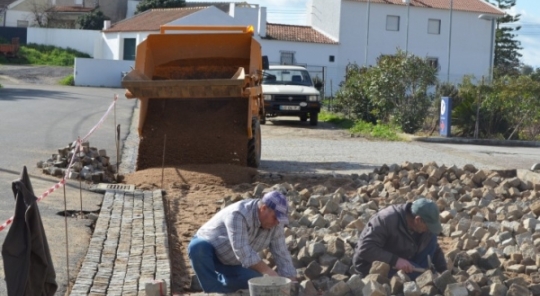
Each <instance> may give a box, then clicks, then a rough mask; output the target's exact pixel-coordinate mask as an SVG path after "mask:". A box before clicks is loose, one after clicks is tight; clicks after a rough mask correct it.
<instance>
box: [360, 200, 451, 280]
mask: <svg viewBox="0 0 540 296" xmlns="http://www.w3.org/2000/svg"><path fill="white" fill-rule="evenodd" d="M441 230H442V226H441V222H440V220H439V209H438V207H437V205H436V204H435V203H434V202H433V201H431V200H428V199H426V198H419V199H417V200H415V201H414V202H412V203H406V204H401V205H392V206H389V207H387V208H385V209H383V210H381V211H380V212H378V213H377V214H375V215H374V216H373V217H371V219H370V220H369V222H368V224H367V225H366V227H365V228H364V230H363V231H362V233H361V234H360V238H359V239H358V244H357V246H356V249H355V252H354V257H353V263H354V265H355V268H356V270H357V271H358V272H361V273H362V275H363V276H366V275H367V274H368V273H369V270H370V268H371V263H373V261H382V262H386V263H388V264H389V265H390V267H391V269H390V274H389V277H391V276H392V275H394V274H395V273H396V272H397V271H398V270H403V271H404V272H406V273H408V275H409V277H410V278H411V279H412V280H414V279H415V278H416V277H417V276H418V275H420V274H419V273H417V272H413V268H415V267H420V268H428V255H429V256H431V260H432V262H433V265H435V269H436V271H437V272H443V271H445V270H446V269H447V266H446V260H445V258H444V254H443V252H442V250H441V248H440V247H439V243H438V242H437V235H438V234H439V233H440V232H441Z"/></svg>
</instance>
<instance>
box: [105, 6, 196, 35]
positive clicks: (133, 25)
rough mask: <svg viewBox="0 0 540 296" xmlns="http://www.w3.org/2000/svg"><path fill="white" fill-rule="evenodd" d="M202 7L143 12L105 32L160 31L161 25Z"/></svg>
mask: <svg viewBox="0 0 540 296" xmlns="http://www.w3.org/2000/svg"><path fill="white" fill-rule="evenodd" d="M202 9H204V8H201V7H193V8H167V9H151V10H147V11H144V12H141V13H139V14H137V15H135V16H134V17H132V18H129V19H125V20H122V21H120V22H118V23H115V24H113V25H112V26H111V27H110V28H109V29H107V30H104V31H103V32H106V33H107V32H148V31H159V28H160V26H161V25H164V24H166V23H169V22H172V21H174V20H177V19H179V18H182V17H185V16H187V15H190V14H192V13H194V12H197V11H199V10H202Z"/></svg>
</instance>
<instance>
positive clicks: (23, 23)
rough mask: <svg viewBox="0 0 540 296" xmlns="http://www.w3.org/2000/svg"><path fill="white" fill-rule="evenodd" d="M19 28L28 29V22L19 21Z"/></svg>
mask: <svg viewBox="0 0 540 296" xmlns="http://www.w3.org/2000/svg"><path fill="white" fill-rule="evenodd" d="M17 27H24V28H27V27H28V21H17Z"/></svg>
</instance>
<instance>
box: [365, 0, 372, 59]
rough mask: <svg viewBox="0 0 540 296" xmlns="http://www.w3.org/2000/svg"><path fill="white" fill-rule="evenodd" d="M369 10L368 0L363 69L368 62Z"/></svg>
mask: <svg viewBox="0 0 540 296" xmlns="http://www.w3.org/2000/svg"><path fill="white" fill-rule="evenodd" d="M370 9H371V0H368V3H367V16H366V49H365V50H364V53H365V56H364V67H367V66H368V64H367V60H368V49H369V12H370Z"/></svg>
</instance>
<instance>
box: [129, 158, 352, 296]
mask: <svg viewBox="0 0 540 296" xmlns="http://www.w3.org/2000/svg"><path fill="white" fill-rule="evenodd" d="M164 176H165V178H164V180H163V188H164V189H165V190H166V195H165V200H164V202H165V206H166V208H167V209H168V210H167V217H168V219H169V221H168V223H169V233H170V247H171V260H172V266H171V269H172V270H171V271H172V277H173V279H172V281H173V282H172V291H173V293H189V292H190V284H191V282H190V278H191V274H192V271H191V267H190V263H189V258H188V256H187V253H186V248H187V246H188V244H189V241H190V239H191V237H192V236H193V235H194V234H195V232H196V231H197V229H198V228H199V227H200V226H201V225H202V224H204V223H205V222H206V221H208V220H209V219H210V218H211V217H212V216H213V215H214V214H215V213H216V212H217V211H219V209H220V207H221V201H223V199H224V198H231V199H235V198H241V197H242V196H244V194H249V193H251V192H253V189H254V188H255V186H256V185H257V184H261V183H262V184H265V185H267V186H268V187H270V186H272V185H274V184H276V183H284V182H288V183H289V184H292V185H294V186H295V188H296V189H297V190H301V189H303V188H312V187H313V186H316V185H318V184H319V185H324V186H326V187H327V188H328V190H335V189H337V188H338V187H344V188H346V189H349V190H350V191H354V187H352V186H350V187H349V186H347V185H348V183H350V182H352V180H351V179H348V178H345V179H339V178H333V177H330V176H321V175H319V176H298V175H281V179H280V180H279V181H272V182H268V181H267V182H268V183H265V182H264V180H265V179H268V178H265V177H264V176H263V175H259V174H258V173H257V170H255V169H252V168H248V167H239V166H235V165H225V164H224V165H189V166H182V167H179V168H166V169H165V170H164ZM161 179H162V171H161V169H146V170H141V171H137V172H135V173H133V174H130V175H126V176H125V179H124V182H125V183H128V184H135V185H136V187H138V188H140V189H158V188H161Z"/></svg>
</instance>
